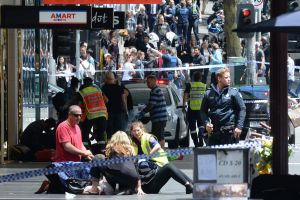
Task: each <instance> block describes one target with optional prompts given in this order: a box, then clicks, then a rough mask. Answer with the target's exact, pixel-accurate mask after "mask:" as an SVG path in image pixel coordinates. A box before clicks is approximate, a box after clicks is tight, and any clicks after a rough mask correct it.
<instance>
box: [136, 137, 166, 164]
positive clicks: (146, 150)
mask: <svg viewBox="0 0 300 200" xmlns="http://www.w3.org/2000/svg"><path fill="white" fill-rule="evenodd" d="M151 136H152V137H154V136H153V135H151V134H148V133H143V135H142V138H141V148H142V151H143V154H146V155H148V154H150V151H151V147H150V143H149V140H150V137H151ZM133 146H134V151H135V154H138V147H137V145H136V144H135V143H134V142H133ZM158 152H159V153H161V154H162V155H161V156H159V157H154V158H151V159H150V160H152V161H153V162H155V163H156V164H157V165H158V166H160V167H162V166H164V165H165V164H167V163H169V161H168V158H167V156H165V155H163V154H165V152H164V150H163V149H160V150H159V151H158Z"/></svg>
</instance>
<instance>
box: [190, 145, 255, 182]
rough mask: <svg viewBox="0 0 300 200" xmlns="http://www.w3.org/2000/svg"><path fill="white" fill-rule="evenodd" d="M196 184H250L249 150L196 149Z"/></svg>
mask: <svg viewBox="0 0 300 200" xmlns="http://www.w3.org/2000/svg"><path fill="white" fill-rule="evenodd" d="M194 156H195V157H194V160H195V162H194V165H195V170H194V182H195V183H196V182H198V183H214V184H241V183H247V182H248V170H249V169H248V168H249V153H248V149H238V148H236V149H233V148H232V149H231V148H228V149H196V150H195V151H194Z"/></svg>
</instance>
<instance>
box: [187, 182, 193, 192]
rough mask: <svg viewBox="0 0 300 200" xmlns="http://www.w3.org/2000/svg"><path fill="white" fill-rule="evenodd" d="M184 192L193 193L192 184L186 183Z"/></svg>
mask: <svg viewBox="0 0 300 200" xmlns="http://www.w3.org/2000/svg"><path fill="white" fill-rule="evenodd" d="M185 193H186V194H191V193H193V185H192V184H191V183H188V184H186V185H185Z"/></svg>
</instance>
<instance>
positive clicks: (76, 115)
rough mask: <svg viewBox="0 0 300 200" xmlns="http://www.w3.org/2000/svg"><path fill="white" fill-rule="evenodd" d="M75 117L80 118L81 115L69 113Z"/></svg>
mask: <svg viewBox="0 0 300 200" xmlns="http://www.w3.org/2000/svg"><path fill="white" fill-rule="evenodd" d="M71 114H72V115H73V116H75V117H81V115H82V114H77V113H71Z"/></svg>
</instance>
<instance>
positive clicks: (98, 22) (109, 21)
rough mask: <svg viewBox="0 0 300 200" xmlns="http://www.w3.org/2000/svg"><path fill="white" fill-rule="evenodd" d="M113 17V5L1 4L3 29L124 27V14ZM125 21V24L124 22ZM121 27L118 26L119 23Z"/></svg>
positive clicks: (0, 24) (0, 23) (1, 25)
mask: <svg viewBox="0 0 300 200" xmlns="http://www.w3.org/2000/svg"><path fill="white" fill-rule="evenodd" d="M118 16H119V19H118V20H117V21H116V18H114V12H113V8H94V7H90V6H9V5H3V6H1V18H0V20H1V21H0V27H1V28H23V29H28V28H31V29H32V28H43V29H113V28H114V21H116V22H118V23H119V27H124V23H125V22H124V20H125V19H124V18H125V16H124V14H123V15H122V14H118ZM122 24H123V25H122ZM116 27H118V26H116Z"/></svg>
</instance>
